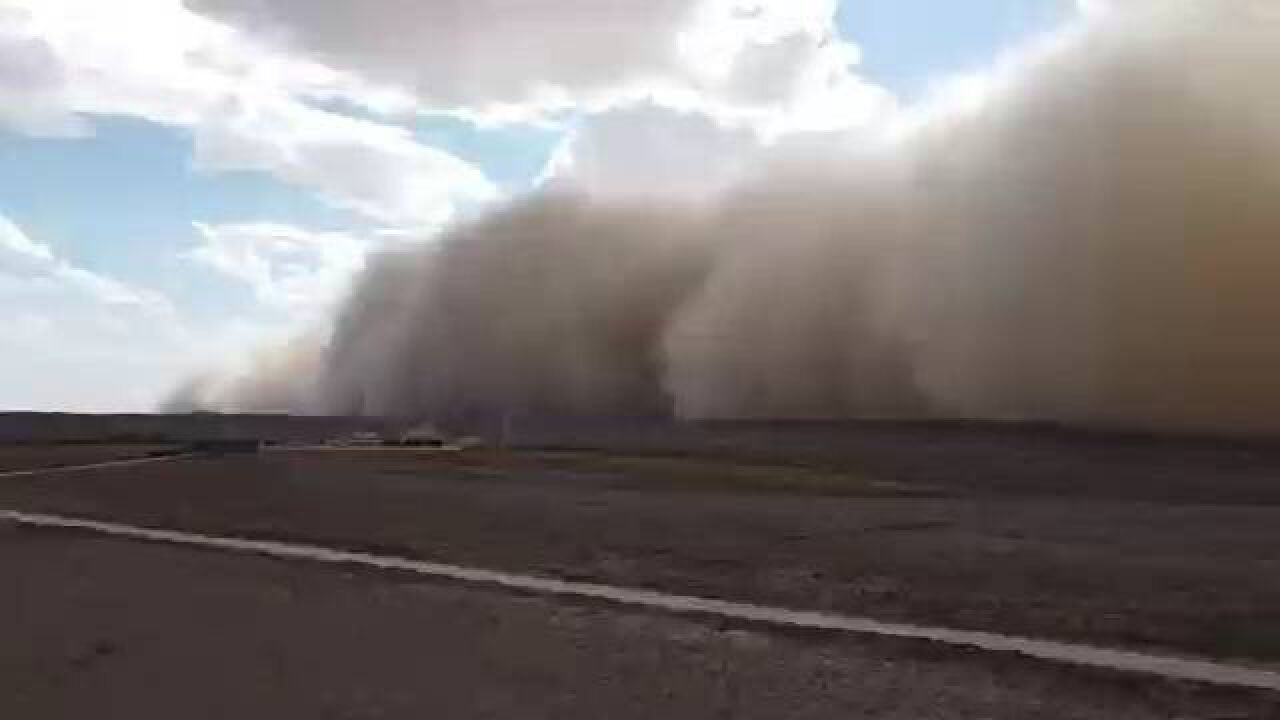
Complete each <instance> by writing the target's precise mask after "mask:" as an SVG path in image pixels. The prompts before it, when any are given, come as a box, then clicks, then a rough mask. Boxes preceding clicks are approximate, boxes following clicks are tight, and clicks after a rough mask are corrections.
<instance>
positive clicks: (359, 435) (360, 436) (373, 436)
mask: <svg viewBox="0 0 1280 720" xmlns="http://www.w3.org/2000/svg"><path fill="white" fill-rule="evenodd" d="M329 444H330V445H332V446H334V447H373V446H375V445H379V446H380V445H382V436H381V435H379V434H378V433H376V432H369V431H367V430H362V431H359V432H353V433H351V434H350V435H348V436H346V437H341V438H338V439H336V440H330V441H329Z"/></svg>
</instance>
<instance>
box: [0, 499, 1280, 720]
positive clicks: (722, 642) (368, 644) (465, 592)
mask: <svg viewBox="0 0 1280 720" xmlns="http://www.w3.org/2000/svg"><path fill="white" fill-rule="evenodd" d="M0 567H3V568H4V570H5V574H6V581H5V583H4V584H3V585H2V586H0V637H3V638H4V642H0V716H3V717H11V718H23V719H24V720H46V719H52V718H77V717H103V718H178V717H181V718H191V719H192V720H199V719H201V718H229V717H241V718H249V717H269V718H280V719H282V720H287V719H289V718H307V719H308V720H311V719H315V718H423V717H447V718H464V719H465V718H517V717H518V718H566V719H572V718H601V717H609V718H653V717H661V718H673V719H675V718H716V717H724V718H729V717H733V718H782V717H785V718H886V719H887V718H895V719H901V720H908V719H909V720H928V719H942V718H990V719H999V718H1008V719H1010V720H1012V719H1018V720H1033V719H1037V718H1039V719H1045V720H1050V719H1055V720H1056V719H1064V720H1065V719H1068V718H1072V719H1080V720H1084V719H1086V718H1090V719H1092V718H1126V719H1136V720H1143V719H1146V718H1173V717H1178V718H1190V717H1196V718H1267V717H1275V713H1277V712H1280V704H1278V703H1280V699H1278V698H1275V697H1267V696H1264V695H1261V694H1257V693H1249V692H1243V691H1226V690H1217V689H1211V688H1206V687H1202V686H1196V685H1190V684H1183V683H1171V682H1162V681H1155V680H1147V679H1142V680H1139V679H1134V678H1127V677H1121V676H1113V675H1109V674H1105V673H1096V672H1087V671H1083V670H1073V669H1065V668H1060V667H1057V666H1052V665H1047V664H1039V663H1029V662H1024V661H1020V660H1018V659H1016V658H1011V657H1006V656H998V655H986V654H980V653H978V654H974V653H965V652H961V651H956V650H947V649H940V648H936V647H933V646H925V645H921V644H916V643H907V642H902V641H887V640H874V639H850V638H840V637H817V638H798V637H788V636H780V635H777V634H773V633H768V632H762V631H758V630H751V629H745V628H734V627H725V626H714V625H710V624H707V623H703V622H695V621H692V620H684V619H678V618H672V617H667V616H663V615H653V614H646V613H639V612H630V611H622V610H617V609H612V608H604V607H598V606H596V607H592V606H583V605H577V604H574V603H570V602H565V601H563V600H550V599H546V598H540V597H528V596H520V595H511V594H507V593H499V592H491V591H486V590H481V589H474V588H466V587H460V586H454V585H447V584H444V585H442V584H432V583H422V582H416V581H412V580H407V579H405V578H401V577H397V576H388V575H384V574H376V573H360V572H353V571H346V570H343V569H341V568H335V567H330V566H321V565H311V564H307V563H297V562H281V561H276V560H270V559H266V558H257V557H249V556H240V555H227V554H221V553H216V552H204V551H199V550H192V549H189V548H175V547H169V546H160V545H152V544H145V543H133V542H128V541H119V540H108V539H102V538H98V537H93V536H88V535H79V534H71V533H61V532H52V531H48V530H34V529H24V528H19V527H17V526H14V525H8V524H3V523H0Z"/></svg>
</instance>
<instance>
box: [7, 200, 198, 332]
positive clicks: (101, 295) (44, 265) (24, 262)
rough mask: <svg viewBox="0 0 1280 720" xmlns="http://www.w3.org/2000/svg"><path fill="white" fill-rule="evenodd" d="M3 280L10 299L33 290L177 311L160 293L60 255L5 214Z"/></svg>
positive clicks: (111, 306)
mask: <svg viewBox="0 0 1280 720" xmlns="http://www.w3.org/2000/svg"><path fill="white" fill-rule="evenodd" d="M0 283H3V291H4V292H5V293H6V295H8V298H7V299H8V300H12V299H13V297H14V296H15V295H18V294H29V295H33V296H46V297H52V298H54V299H57V300H62V299H68V298H69V299H72V300H75V301H86V302H89V303H92V304H94V305H95V306H98V307H102V308H105V309H107V310H111V311H114V310H118V309H121V308H125V309H130V310H134V311H138V312H140V313H143V314H147V315H152V316H164V315H168V314H170V313H172V311H173V308H172V306H171V305H170V304H169V302H168V301H167V300H166V299H165V298H164V297H163V296H162V295H160V294H158V293H155V292H152V291H149V290H144V289H140V288H134V287H131V286H129V285H126V284H124V283H122V282H120V281H118V280H114V279H112V278H110V277H107V276H105V275H100V274H98V273H95V272H92V271H89V270H86V269H84V268H81V267H78V266H76V265H73V264H72V263H70V262H68V261H67V260H65V259H63V258H60V257H57V256H56V255H55V254H54V252H53V250H52V249H51V248H50V247H49V246H48V245H45V244H43V243H38V242H36V241H34V240H32V239H31V238H29V237H27V235H26V233H24V232H23V231H22V229H21V228H19V227H18V226H17V225H15V224H13V222H12V221H10V220H8V219H7V218H4V217H0ZM6 304H10V303H6Z"/></svg>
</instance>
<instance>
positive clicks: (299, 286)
mask: <svg viewBox="0 0 1280 720" xmlns="http://www.w3.org/2000/svg"><path fill="white" fill-rule="evenodd" d="M196 229H197V231H198V232H199V234H200V238H201V244H200V245H199V246H198V247H196V248H195V249H193V250H192V251H190V252H189V253H188V257H190V258H191V259H192V260H195V261H196V262H199V263H202V264H203V265H205V266H207V267H210V268H212V269H214V270H217V271H218V272H220V273H222V274H224V275H226V276H228V277H231V278H234V279H236V280H238V281H240V282H242V283H244V284H246V285H247V286H249V287H250V288H251V289H252V290H253V292H254V295H255V296H256V297H257V299H258V300H259V301H260V302H261V303H263V304H264V305H266V306H267V307H269V308H273V309H277V310H285V311H290V312H292V313H293V314H295V315H305V316H316V315H318V314H319V313H323V312H326V311H328V310H329V309H331V307H332V305H333V304H334V303H335V302H336V301H337V300H338V299H339V298H340V297H341V296H342V294H343V293H344V292H345V291H346V289H347V284H348V283H349V282H350V280H351V278H352V276H353V275H354V274H355V273H356V271H358V270H359V269H360V267H361V266H362V265H363V263H364V257H365V254H366V253H367V252H368V250H369V247H370V243H369V242H367V241H365V240H364V239H362V238H358V237H355V236H353V235H349V234H347V233H335V232H311V231H308V230H305V229H302V228H298V227H294V226H291V225H282V224H278V223H267V222H258V223H237V224H228V225H205V224H200V223H197V224H196Z"/></svg>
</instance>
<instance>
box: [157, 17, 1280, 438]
mask: <svg viewBox="0 0 1280 720" xmlns="http://www.w3.org/2000/svg"><path fill="white" fill-rule="evenodd" d="M1277 71H1280V10H1277V9H1276V8H1274V7H1273V6H1272V4H1271V3H1269V2H1264V1H1262V0H1258V1H1256V2H1254V1H1245V0H1240V1H1239V2H1191V1H1189V0H1185V1H1184V0H1173V1H1169V2H1148V1H1146V0H1134V1H1130V2H1124V3H1116V4H1114V5H1113V6H1112V7H1111V8H1110V9H1108V10H1103V11H1099V12H1096V13H1087V14H1086V17H1085V18H1083V19H1081V20H1079V21H1078V22H1076V23H1074V24H1072V25H1071V26H1070V27H1067V28H1064V29H1063V30H1062V31H1061V32H1059V33H1058V34H1056V35H1054V36H1053V37H1050V38H1042V39H1041V40H1040V41H1038V44H1037V45H1036V46H1035V47H1031V48H1025V49H1023V50H1022V51H1021V52H1019V53H1016V54H1015V55H1014V56H1010V57H1008V58H1006V59H1005V60H1004V61H1003V62H1002V63H1001V64H1000V65H999V66H998V67H996V68H994V69H992V70H991V71H990V72H989V73H987V74H986V75H984V76H983V78H982V80H981V82H980V83H979V82H978V81H974V82H971V83H970V84H968V85H957V86H956V87H955V88H954V89H953V90H954V91H953V92H951V93H946V94H943V95H942V96H940V97H938V98H936V99H934V100H932V101H930V102H929V103H927V104H926V105H924V106H917V107H913V108H907V109H904V110H902V111H901V112H900V113H899V114H897V115H895V116H894V117H892V118H889V119H886V121H885V122H884V123H883V125H881V126H878V127H874V128H864V129H860V130H858V131H851V132H848V133H840V134H828V135H819V136H811V137H804V138H799V139H796V138H784V139H783V140H781V141H779V142H778V143H776V144H774V145H772V146H769V147H767V148H765V149H763V150H760V151H758V152H757V153H756V154H757V155H758V157H756V158H755V159H754V160H753V161H752V163H753V169H752V170H751V171H749V172H747V173H746V174H745V175H744V177H742V178H741V179H740V180H739V181H738V182H737V183H735V184H734V185H733V186H732V187H731V188H730V189H728V190H721V191H715V192H711V193H708V194H706V195H705V196H698V197H690V198H688V199H687V200H682V199H679V198H673V197H671V196H670V195H657V194H655V195H653V196H651V197H648V198H645V197H643V196H640V195H634V196H628V197H615V196H607V195H598V194H592V193H591V192H589V191H587V190H582V189H574V188H573V187H567V186H566V185H565V184H557V183H554V182H553V183H549V184H548V185H547V186H546V187H545V188H544V189H543V190H542V191H540V192H538V193H536V194H534V195H531V196H528V197H525V198H520V199H517V200H516V201H514V202H513V203H512V204H510V205H509V206H506V207H503V208H499V209H497V210H495V211H493V212H491V213H489V214H488V215H486V216H484V217H482V218H479V219H476V220H472V221H469V222H467V223H465V224H461V225H458V226H455V227H453V228H452V229H449V230H447V231H446V232H445V233H444V234H443V236H441V237H439V238H435V239H432V240H431V241H430V242H429V243H424V244H422V245H419V246H414V247H412V248H408V249H405V248H401V249H398V250H395V251H390V252H386V253H383V254H380V255H375V256H373V257H371V258H370V260H369V262H368V266H367V268H366V270H365V272H364V273H363V274H362V275H361V276H360V277H359V278H358V279H357V281H356V283H355V286H354V288H353V290H352V292H351V294H350V297H349V298H348V300H347V301H346V303H345V305H344V306H343V307H342V309H341V310H340V312H339V314H338V316H337V318H336V319H335V322H334V325H333V330H332V335H331V336H329V337H324V338H320V339H316V338H314V337H311V336H308V337H307V338H305V339H303V340H300V341H299V342H298V343H297V344H295V345H294V346H293V347H290V348H288V349H287V350H286V351H284V352H281V353H278V354H271V355H267V356H264V358H265V359H264V360H263V361H262V362H259V363H257V364H256V365H255V366H254V367H253V369H252V370H250V371H249V372H248V373H247V374H245V375H243V376H242V377H239V378H233V379H231V380H221V381H218V382H207V383H206V382H193V383H192V384H190V385H188V386H186V387H184V388H182V389H181V390H180V391H179V392H177V393H175V396H174V397H173V398H172V399H171V401H170V403H169V405H170V408H171V409H180V408H191V407H208V408H217V409H235V410H273V411H279V410H285V411H293V412H313V413H332V414H357V413H365V414H395V415H409V416H430V415H439V414H442V413H451V412H460V411H467V410H475V411H483V410H496V409H506V410H513V411H516V412H529V413H576V414H608V415H666V414H671V415H675V416H680V417H689V418H707V417H733V418H751V417H771V418H793V417H794V418H799V417H805V418H809V417H858V416H908V417H911V416H964V417H989V418H1026V417H1030V418H1042V419H1055V420H1063V421H1070V422H1081V423H1101V424H1122V425H1133V426H1143V427H1153V428H1185V429H1206V430H1220V431H1241V432H1255V431H1264V432H1268V431H1276V430H1280V373H1278V372H1277V369H1278V368H1280V334H1277V333H1276V332H1275V331H1274V328H1275V321H1276V319H1277V316H1278V310H1280V283H1277V282H1276V276H1277V270H1280V245H1278V244H1280V101H1278V100H1277V99H1276V96H1275V94H1274V91H1273V87H1272V85H1273V78H1274V76H1275V73H1276V72H1277ZM979 84H980V85H981V87H977V85H979ZM698 171H699V168H698V167H690V168H689V169H688V172H690V173H697V172H698Z"/></svg>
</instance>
